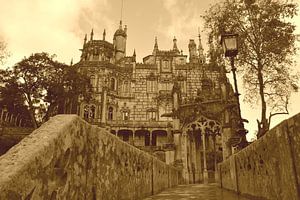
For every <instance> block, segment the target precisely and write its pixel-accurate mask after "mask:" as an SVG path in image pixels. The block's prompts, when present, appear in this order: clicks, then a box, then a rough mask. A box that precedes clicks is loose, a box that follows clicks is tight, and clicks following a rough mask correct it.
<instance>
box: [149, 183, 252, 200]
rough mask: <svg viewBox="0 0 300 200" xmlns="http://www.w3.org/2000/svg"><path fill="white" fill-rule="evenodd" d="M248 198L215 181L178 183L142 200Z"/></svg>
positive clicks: (236, 199)
mask: <svg viewBox="0 0 300 200" xmlns="http://www.w3.org/2000/svg"><path fill="white" fill-rule="evenodd" d="M156 199H159V200H175V199H176V200H183V199H194V200H250V199H249V198H245V197H242V196H239V195H237V194H235V193H234V192H231V191H227V190H223V189H221V188H219V187H218V186H217V185H216V184H215V183H213V184H208V185H204V184H197V185H180V186H177V187H174V188H170V189H167V190H165V191H163V192H161V193H159V194H157V195H154V196H150V197H147V198H145V199H143V200H156Z"/></svg>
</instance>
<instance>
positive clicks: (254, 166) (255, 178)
mask: <svg viewBox="0 0 300 200" xmlns="http://www.w3.org/2000/svg"><path fill="white" fill-rule="evenodd" d="M218 171H219V184H220V186H221V187H223V188H226V189H230V190H233V191H236V192H238V193H241V194H244V195H248V196H252V197H256V198H260V199H270V200H273V199H280V200H281V199H282V200H286V199H288V200H299V199H300V114H297V115H295V116H294V117H292V118H290V119H288V120H285V121H283V122H282V123H281V124H279V125H278V126H276V127H275V128H273V129H271V130H270V131H269V132H268V133H266V134H265V135H264V136H263V137H261V138H260V139H258V140H257V141H255V142H254V143H252V144H251V145H249V146H248V147H246V148H245V149H243V150H242V151H240V152H238V153H236V154H234V155H232V156H231V157H229V159H227V160H225V161H224V162H223V163H221V164H219V169H218Z"/></svg>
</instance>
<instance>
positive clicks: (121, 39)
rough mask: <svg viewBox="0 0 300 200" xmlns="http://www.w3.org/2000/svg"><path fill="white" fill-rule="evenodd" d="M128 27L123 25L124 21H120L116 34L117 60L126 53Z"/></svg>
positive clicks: (114, 42)
mask: <svg viewBox="0 0 300 200" xmlns="http://www.w3.org/2000/svg"><path fill="white" fill-rule="evenodd" d="M126 32H127V27H126V25H125V27H124V29H123V27H122V21H120V26H119V29H118V30H116V32H115V34H114V41H113V44H114V48H115V60H116V62H117V61H119V60H120V59H121V58H124V57H125V55H126V39H127V33H126Z"/></svg>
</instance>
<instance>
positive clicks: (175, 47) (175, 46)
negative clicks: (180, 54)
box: [173, 36, 178, 50]
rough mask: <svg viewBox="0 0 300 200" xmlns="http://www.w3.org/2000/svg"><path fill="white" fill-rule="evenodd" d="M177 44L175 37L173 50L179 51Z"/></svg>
mask: <svg viewBox="0 0 300 200" xmlns="http://www.w3.org/2000/svg"><path fill="white" fill-rule="evenodd" d="M176 42H177V39H176V37H175V36H174V39H173V50H178V48H177V44H176Z"/></svg>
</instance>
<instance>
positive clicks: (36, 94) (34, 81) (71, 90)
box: [1, 53, 90, 128]
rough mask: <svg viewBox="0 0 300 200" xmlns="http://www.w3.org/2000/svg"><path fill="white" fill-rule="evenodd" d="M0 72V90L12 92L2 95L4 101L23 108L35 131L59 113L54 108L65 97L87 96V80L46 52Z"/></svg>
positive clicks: (88, 94) (88, 86) (60, 103)
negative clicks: (2, 87) (17, 104)
mask: <svg viewBox="0 0 300 200" xmlns="http://www.w3.org/2000/svg"><path fill="white" fill-rule="evenodd" d="M1 73H2V74H3V76H2V81H3V82H4V83H5V89H4V90H6V91H10V90H14V91H15V92H14V94H16V95H13V97H10V96H9V94H10V93H8V94H7V93H3V96H4V99H11V100H13V102H14V103H16V102H18V103H19V104H23V106H26V107H27V111H28V113H29V115H30V118H31V122H32V124H33V126H34V127H35V128H36V127H37V126H38V125H39V124H40V123H42V122H43V121H46V120H48V119H49V117H50V116H53V115H54V114H57V113H59V111H58V110H57V108H58V107H59V106H63V105H64V101H66V100H67V99H68V98H77V97H78V95H80V94H81V95H83V96H84V97H86V98H89V96H90V92H89V91H90V89H89V88H90V84H89V80H88V78H87V77H86V76H85V75H83V74H79V72H78V71H77V70H76V68H75V67H73V66H68V65H65V64H63V63H60V62H58V61H55V60H54V56H49V55H48V54H47V53H36V54H33V55H31V56H30V57H28V58H24V59H23V60H22V61H20V62H19V63H17V64H16V65H15V66H14V67H13V68H12V69H8V70H5V71H2V72H1ZM62 112H63V110H61V112H60V113H62Z"/></svg>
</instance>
